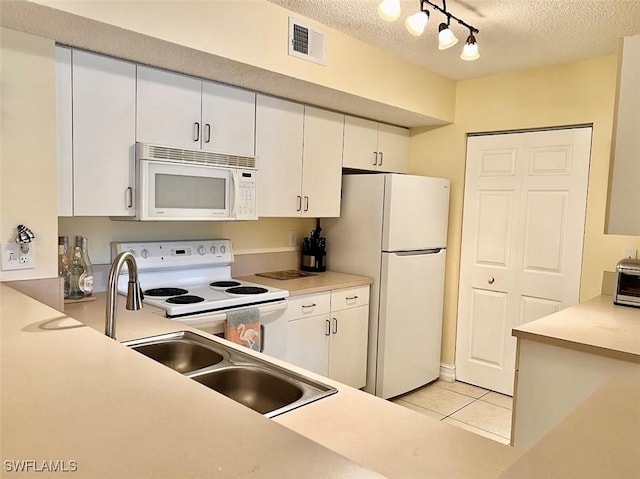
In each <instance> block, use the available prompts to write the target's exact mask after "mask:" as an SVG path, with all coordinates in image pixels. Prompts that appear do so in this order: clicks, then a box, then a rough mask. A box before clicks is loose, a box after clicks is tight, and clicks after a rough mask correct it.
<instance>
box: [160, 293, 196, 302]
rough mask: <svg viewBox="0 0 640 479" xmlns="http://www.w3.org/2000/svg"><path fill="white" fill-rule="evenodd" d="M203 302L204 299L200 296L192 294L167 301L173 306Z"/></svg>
mask: <svg viewBox="0 0 640 479" xmlns="http://www.w3.org/2000/svg"><path fill="white" fill-rule="evenodd" d="M202 301H204V298H202V297H200V296H194V295H192V294H185V295H182V296H174V297H173V298H169V299H167V303H172V304H192V303H201V302H202Z"/></svg>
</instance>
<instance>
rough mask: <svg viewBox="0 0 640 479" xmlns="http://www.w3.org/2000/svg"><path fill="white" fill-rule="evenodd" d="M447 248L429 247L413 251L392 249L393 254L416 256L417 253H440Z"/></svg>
mask: <svg viewBox="0 0 640 479" xmlns="http://www.w3.org/2000/svg"><path fill="white" fill-rule="evenodd" d="M445 249H446V248H444V247H443V248H429V249H416V250H413V251H392V253H393V254H396V255H398V256H416V255H420V254H438V253H440V252H441V251H442V250H445Z"/></svg>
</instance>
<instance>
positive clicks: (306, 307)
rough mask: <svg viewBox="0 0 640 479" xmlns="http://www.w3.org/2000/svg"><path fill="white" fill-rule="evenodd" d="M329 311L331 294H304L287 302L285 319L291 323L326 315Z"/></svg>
mask: <svg viewBox="0 0 640 479" xmlns="http://www.w3.org/2000/svg"><path fill="white" fill-rule="evenodd" d="M330 309H331V294H330V293H329V292H326V293H318V294H306V295H304V296H297V297H294V298H293V299H290V300H289V305H288V307H287V318H288V319H289V321H291V320H293V319H298V318H303V317H305V316H316V315H318V314H324V313H328V312H329V311H330Z"/></svg>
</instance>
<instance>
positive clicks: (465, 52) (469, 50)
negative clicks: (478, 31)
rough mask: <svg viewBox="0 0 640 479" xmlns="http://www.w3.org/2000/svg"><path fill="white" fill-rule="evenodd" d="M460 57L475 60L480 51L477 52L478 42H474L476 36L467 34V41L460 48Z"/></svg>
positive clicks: (478, 56)
mask: <svg viewBox="0 0 640 479" xmlns="http://www.w3.org/2000/svg"><path fill="white" fill-rule="evenodd" d="M460 58H462V59H463V60H466V61H472V60H477V59H478V58H480V52H478V43H477V42H476V37H474V36H473V35H469V37H468V38H467V42H466V43H465V44H464V48H463V49H462V55H460Z"/></svg>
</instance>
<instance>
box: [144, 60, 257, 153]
mask: <svg viewBox="0 0 640 479" xmlns="http://www.w3.org/2000/svg"><path fill="white" fill-rule="evenodd" d="M137 95H138V96H137V107H138V108H137V122H136V127H137V130H136V140H137V141H139V142H143V143H154V144H159V145H168V146H177V147H185V148H195V149H200V148H202V149H205V150H209V151H213V152H216V153H224V154H231V155H241V156H253V155H254V152H255V149H254V144H255V136H254V135H255V98H256V95H255V93H253V92H250V91H247V90H242V89H240V88H234V87H229V86H226V85H221V84H218V83H214V82H209V81H205V80H200V79H198V78H193V77H189V76H186V75H181V74H179V73H173V72H167V71H164V70H158V69H156V68H149V67H145V66H141V65H138V82H137Z"/></svg>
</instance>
